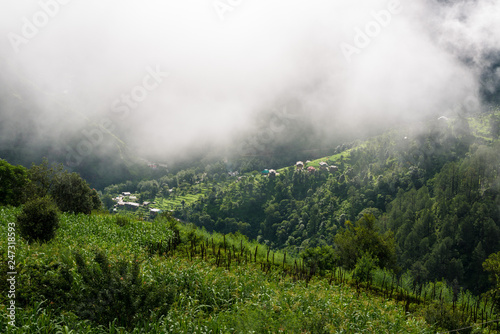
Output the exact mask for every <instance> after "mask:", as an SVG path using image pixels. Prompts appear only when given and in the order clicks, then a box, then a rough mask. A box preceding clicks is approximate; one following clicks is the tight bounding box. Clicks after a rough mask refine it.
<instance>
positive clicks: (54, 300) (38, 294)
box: [17, 262, 73, 307]
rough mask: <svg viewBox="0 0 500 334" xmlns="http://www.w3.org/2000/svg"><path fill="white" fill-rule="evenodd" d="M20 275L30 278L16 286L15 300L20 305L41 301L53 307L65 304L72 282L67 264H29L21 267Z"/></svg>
mask: <svg viewBox="0 0 500 334" xmlns="http://www.w3.org/2000/svg"><path fill="white" fill-rule="evenodd" d="M21 275H23V276H24V277H29V278H30V279H29V281H28V282H27V284H19V286H18V300H17V301H18V302H19V304H20V305H23V306H28V305H30V304H32V303H34V302H43V301H47V302H48V304H49V305H53V306H54V307H62V306H64V305H66V304H67V302H68V300H69V298H70V291H71V283H72V282H73V276H72V275H71V272H70V268H69V266H68V265H66V264H63V263H59V262H58V263H50V264H29V265H27V266H25V267H23V268H22V269H21Z"/></svg>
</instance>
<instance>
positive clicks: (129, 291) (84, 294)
mask: <svg viewBox="0 0 500 334" xmlns="http://www.w3.org/2000/svg"><path fill="white" fill-rule="evenodd" d="M75 260H76V265H77V272H78V273H79V274H80V275H81V278H82V280H81V286H80V287H79V291H74V292H73V296H74V298H75V301H74V306H73V309H74V311H75V312H76V314H77V315H79V316H80V317H82V318H84V319H88V320H91V321H93V322H95V323H98V324H101V325H105V326H106V325H108V324H109V323H110V322H113V321H115V319H116V321H117V322H118V324H119V325H121V326H126V327H131V326H133V325H134V323H135V322H136V321H138V320H140V318H141V317H147V316H148V315H149V313H150V312H151V311H155V312H157V313H159V314H166V313H167V311H168V309H169V307H170V304H171V303H172V301H173V298H174V293H173V291H174V289H173V288H171V287H170V285H166V284H161V283H156V284H155V285H152V284H151V285H150V284H146V282H142V280H141V277H140V267H139V265H140V264H139V262H138V261H137V260H135V261H134V262H133V263H132V264H130V263H129V262H126V261H121V262H118V263H114V264H113V263H111V262H110V261H109V259H108V258H107V256H106V255H105V254H104V253H102V252H96V253H95V257H94V262H95V264H91V265H88V264H87V263H86V262H85V260H84V258H83V256H82V255H81V254H80V253H75Z"/></svg>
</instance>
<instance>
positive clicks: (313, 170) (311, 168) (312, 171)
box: [307, 166, 316, 173]
mask: <svg viewBox="0 0 500 334" xmlns="http://www.w3.org/2000/svg"><path fill="white" fill-rule="evenodd" d="M307 171H308V172H309V173H314V172H315V171H316V168H314V167H313V166H309V167H307Z"/></svg>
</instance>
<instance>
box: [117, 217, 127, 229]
mask: <svg viewBox="0 0 500 334" xmlns="http://www.w3.org/2000/svg"><path fill="white" fill-rule="evenodd" d="M115 221H116V225H118V226H121V227H124V226H127V225H128V224H129V223H130V218H129V217H127V216H122V215H116V217H115Z"/></svg>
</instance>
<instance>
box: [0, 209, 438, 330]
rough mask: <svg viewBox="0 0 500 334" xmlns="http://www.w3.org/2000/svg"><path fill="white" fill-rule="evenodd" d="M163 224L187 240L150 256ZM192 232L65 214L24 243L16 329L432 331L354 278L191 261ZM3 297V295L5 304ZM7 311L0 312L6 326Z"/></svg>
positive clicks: (5, 214)
mask: <svg viewBox="0 0 500 334" xmlns="http://www.w3.org/2000/svg"><path fill="white" fill-rule="evenodd" d="M16 210H18V209H14V208H0V233H6V230H7V226H8V222H9V221H11V220H12V219H13V217H14V216H15V213H16V212H17V211H16ZM167 224H170V225H171V226H174V225H175V226H177V228H178V229H179V231H180V236H181V239H182V240H181V241H182V244H181V245H182V247H181V248H180V249H179V250H178V251H176V253H175V256H171V257H167V258H166V257H163V256H156V255H150V254H149V252H148V250H147V249H146V248H144V247H142V245H144V244H145V243H147V242H154V241H159V240H161V239H163V240H169V238H170V237H171V236H172V235H173V234H174V233H172V231H170V230H168V229H167ZM189 231H190V229H188V228H187V227H185V226H184V225H182V224H179V223H174V221H172V220H169V219H168V217H160V218H159V219H157V221H155V222H154V223H150V222H141V221H131V222H130V223H129V224H128V225H126V226H124V227H120V226H118V225H117V224H116V221H115V217H113V216H110V215H94V214H92V215H90V216H88V215H83V214H80V215H73V214H66V213H63V214H61V227H60V229H59V232H58V234H57V236H56V238H55V239H54V240H53V242H51V243H50V244H33V245H31V246H29V245H28V244H26V243H25V242H24V241H22V240H20V241H19V242H18V247H17V248H16V250H17V256H18V259H20V260H21V261H20V262H22V265H20V268H19V269H20V270H19V269H18V272H19V274H18V276H17V280H18V287H20V288H21V287H22V289H24V290H22V291H19V293H22V294H25V296H26V298H29V301H28V300H26V301H24V300H23V305H22V306H23V307H21V308H19V309H18V310H17V313H16V324H17V326H18V330H17V332H19V333H34V332H36V333H57V332H62V333H71V331H73V333H132V332H134V333H176V334H177V333H210V332H212V333H220V332H223V333H224V332H237V333H238V332H248V331H255V332H257V333H262V332H264V333H266V332H271V333H279V332H280V331H282V332H288V333H299V332H311V333H322V332H324V333H331V332H374V331H375V332H388V333H396V332H397V333H431V332H432V329H431V328H430V327H429V326H428V325H426V324H425V323H424V322H423V321H422V320H421V319H418V318H415V317H412V316H408V315H406V314H405V313H404V312H403V310H402V308H401V306H400V305H398V304H397V303H396V302H395V301H390V300H389V301H388V300H386V299H385V298H381V297H378V296H374V295H365V294H361V295H359V296H358V295H357V294H356V293H355V291H354V290H353V289H351V288H350V287H349V286H348V285H342V286H340V285H335V284H332V285H330V284H328V281H327V280H324V279H320V278H313V279H312V280H311V281H309V282H308V284H305V282H303V281H293V280H292V279H289V278H283V276H282V274H281V273H279V272H273V271H270V272H269V273H268V274H266V273H264V272H263V271H262V270H261V268H260V263H259V264H257V265H254V264H253V263H249V264H246V265H241V266H234V267H231V270H230V271H228V270H227V269H225V268H221V267H219V268H217V267H215V266H213V265H212V264H211V263H209V262H207V261H204V260H200V259H197V258H196V257H194V258H193V259H192V260H188V258H187V255H186V254H185V251H184V247H185V244H188V243H187V234H188V233H189ZM194 232H195V235H196V238H197V239H198V240H206V238H207V236H209V237H211V238H213V239H214V243H215V244H216V245H220V244H221V243H222V242H223V241H222V239H223V236H222V235H217V234H216V235H208V234H207V232H206V231H202V230H195V231H194ZM242 238H243V237H242V236H241V235H226V243H227V246H228V248H232V246H236V247H237V246H238V245H240V242H242V243H243V244H244V245H245V247H247V245H246V243H247V242H249V241H247V240H244V238H243V239H242ZM252 245H253V246H254V247H255V245H256V244H252ZM0 249H4V248H3V247H0ZM75 249H78V252H77V253H76V254H75V255H72V252H71V251H70V250H75ZM95 250H97V252H96V251H95ZM266 252H267V250H266V249H264V247H259V254H258V257H260V258H261V259H262V258H265V256H266ZM277 254H278V253H277ZM4 255H5V253H4ZM4 255H2V256H3V257H2V263H4V262H5V261H3V260H4V259H5V257H4ZM278 258H279V257H278V256H276V261H278ZM137 260H138V261H137ZM281 261H282V258H279V262H280V263H281ZM287 262H288V263H289V260H288V261H287ZM68 274H69V275H70V277H71V278H70V279H66V277H67V275H68ZM121 278H123V279H121ZM59 285H60V287H58V286H59ZM69 286H70V287H71V289H70V290H69V291H68V287H69ZM37 291H40V293H43V294H44V295H42V294H37ZM49 298H50V299H49ZM5 302H6V296H5V294H3V295H1V296H0V303H1V304H4V305H5ZM25 302H26V303H28V304H26V305H24V303H25ZM6 314H7V313H6V312H1V315H0V326H2V328H6V326H7V321H8V318H7V317H6Z"/></svg>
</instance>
